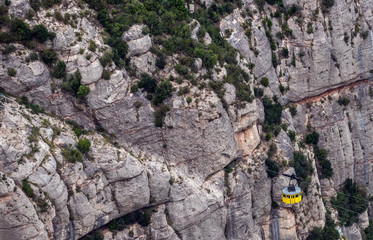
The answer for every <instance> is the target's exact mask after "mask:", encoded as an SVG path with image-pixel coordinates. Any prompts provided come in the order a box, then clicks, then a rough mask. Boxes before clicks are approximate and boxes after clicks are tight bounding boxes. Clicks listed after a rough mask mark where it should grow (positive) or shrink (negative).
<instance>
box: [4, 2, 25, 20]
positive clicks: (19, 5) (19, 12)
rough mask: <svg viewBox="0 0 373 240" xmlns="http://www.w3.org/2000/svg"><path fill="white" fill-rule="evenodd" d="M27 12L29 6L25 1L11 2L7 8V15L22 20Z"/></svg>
mask: <svg viewBox="0 0 373 240" xmlns="http://www.w3.org/2000/svg"><path fill="white" fill-rule="evenodd" d="M4 2H5V1H4ZM29 11H31V6H30V3H29V1H27V0H12V1H11V4H10V6H9V13H10V14H13V15H14V16H15V17H18V18H24V17H25V16H26V14H27V13H28V12H29Z"/></svg>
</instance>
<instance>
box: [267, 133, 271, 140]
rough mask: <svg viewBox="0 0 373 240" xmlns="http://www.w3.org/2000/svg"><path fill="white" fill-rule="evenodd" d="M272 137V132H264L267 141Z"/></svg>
mask: <svg viewBox="0 0 373 240" xmlns="http://www.w3.org/2000/svg"><path fill="white" fill-rule="evenodd" d="M271 138H272V134H271V133H267V134H266V141H267V142H268V141H269V140H271Z"/></svg>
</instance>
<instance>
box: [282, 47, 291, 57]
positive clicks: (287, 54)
mask: <svg viewBox="0 0 373 240" xmlns="http://www.w3.org/2000/svg"><path fill="white" fill-rule="evenodd" d="M281 56H283V57H284V58H288V57H289V50H288V49H287V48H282V50H281Z"/></svg>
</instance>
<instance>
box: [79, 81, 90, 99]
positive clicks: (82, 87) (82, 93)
mask: <svg viewBox="0 0 373 240" xmlns="http://www.w3.org/2000/svg"><path fill="white" fill-rule="evenodd" d="M89 92H90V89H89V87H87V86H86V85H83V84H82V85H80V86H79V88H78V92H77V93H76V95H77V96H78V98H84V97H85V96H87V95H88V94H89Z"/></svg>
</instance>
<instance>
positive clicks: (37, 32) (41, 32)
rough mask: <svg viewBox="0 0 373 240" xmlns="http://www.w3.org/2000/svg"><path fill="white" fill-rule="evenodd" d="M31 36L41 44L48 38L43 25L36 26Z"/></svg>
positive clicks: (46, 30)
mask: <svg viewBox="0 0 373 240" xmlns="http://www.w3.org/2000/svg"><path fill="white" fill-rule="evenodd" d="M32 36H33V37H34V38H36V39H37V40H38V41H39V42H42V43H43V42H45V41H47V39H48V37H49V33H48V29H47V28H46V27H45V26H44V25H43V24H39V25H36V26H34V28H33V29H32Z"/></svg>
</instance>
